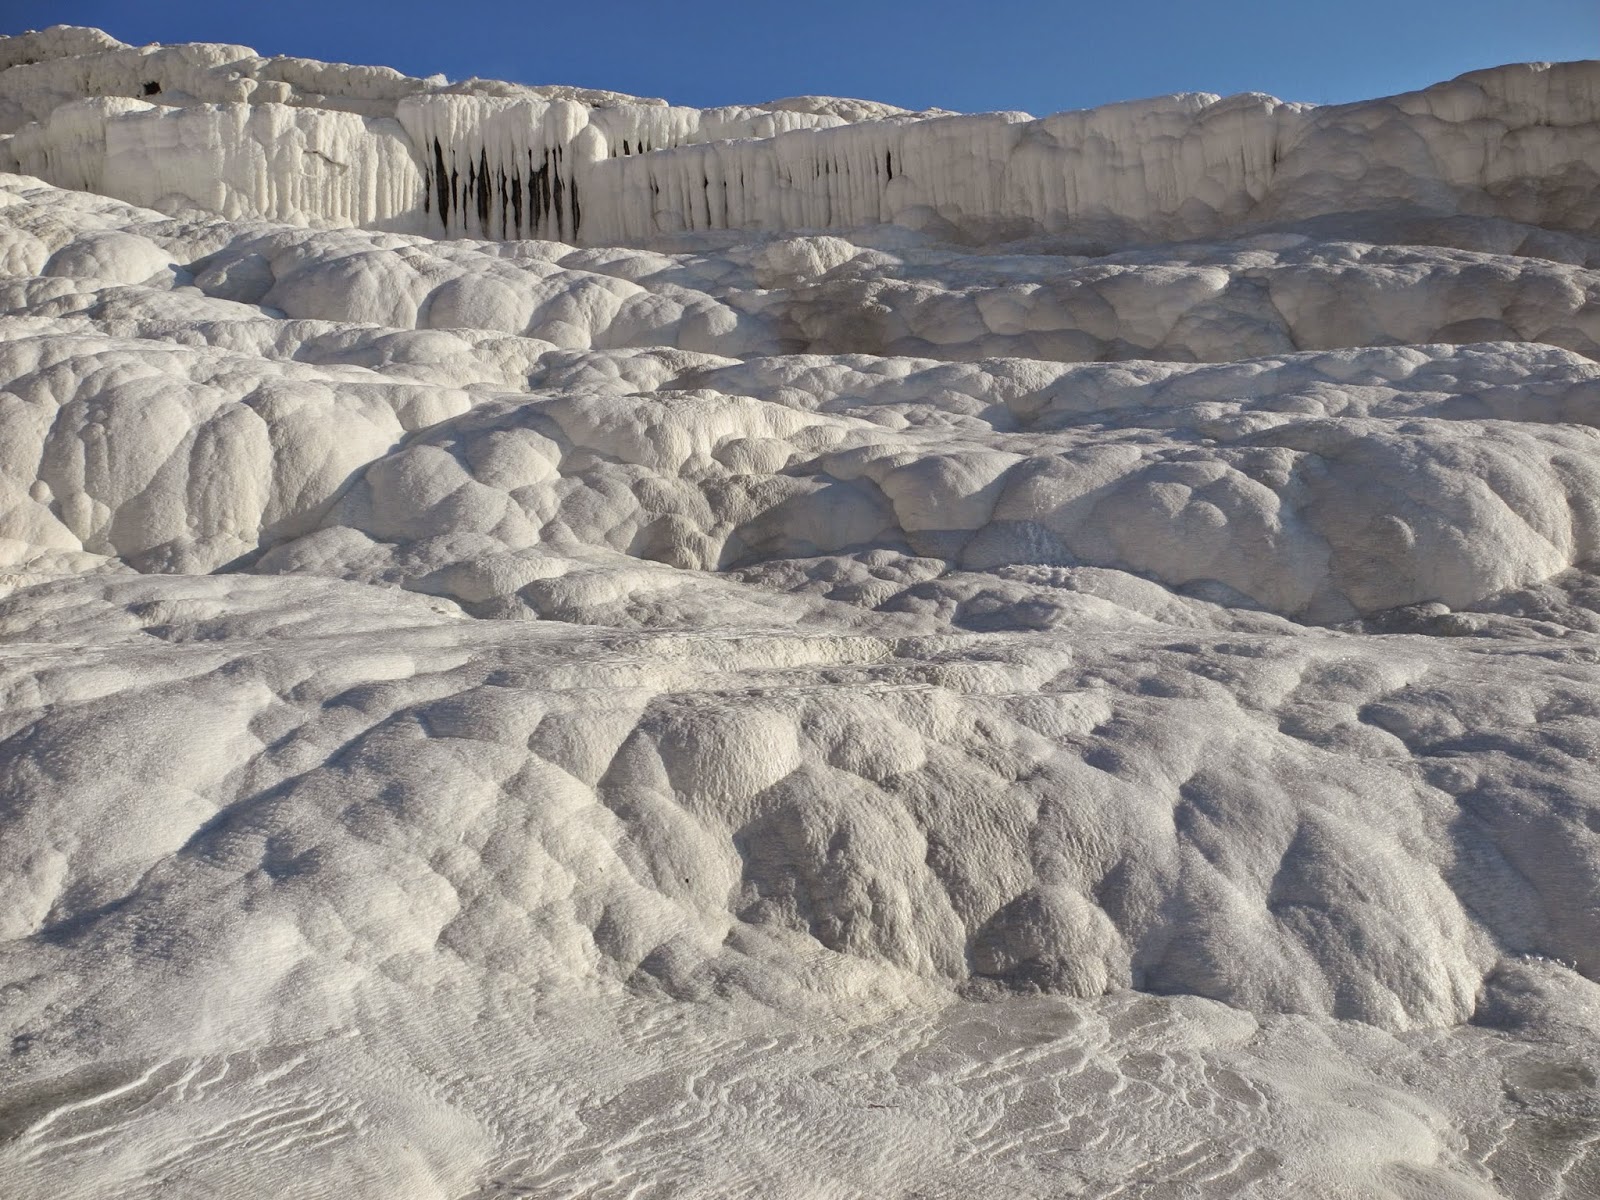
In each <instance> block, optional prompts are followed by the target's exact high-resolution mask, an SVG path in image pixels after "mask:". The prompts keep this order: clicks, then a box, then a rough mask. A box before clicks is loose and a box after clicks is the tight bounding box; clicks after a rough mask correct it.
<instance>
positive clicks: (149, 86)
mask: <svg viewBox="0 0 1600 1200" xmlns="http://www.w3.org/2000/svg"><path fill="white" fill-rule="evenodd" d="M143 94H144V95H146V96H159V95H161V85H160V84H159V83H157V82H156V81H155V80H153V79H152V80H149V81H148V82H147V83H146V84H145V85H144V92H143Z"/></svg>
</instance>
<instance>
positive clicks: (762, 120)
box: [0, 31, 1600, 245]
mask: <svg viewBox="0 0 1600 1200" xmlns="http://www.w3.org/2000/svg"><path fill="white" fill-rule="evenodd" d="M10 40H11V41H13V42H17V43H21V44H20V45H17V46H16V47H14V48H13V49H12V50H11V52H10V54H9V55H8V60H7V61H9V60H18V62H19V65H16V66H12V67H10V69H9V70H6V71H4V72H3V73H0V134H4V133H10V134H11V139H10V144H9V149H6V148H4V147H3V146H0V166H4V165H5V161H6V157H7V156H9V157H10V159H11V160H12V161H13V163H14V164H15V169H19V170H22V171H24V172H26V173H29V174H34V175H38V176H40V177H41V178H44V179H47V180H49V181H50V182H52V183H55V184H57V185H58V186H63V187H72V188H80V189H85V190H89V191H98V192H101V193H104V194H106V195H111V196H116V197H118V198H120V199H124V200H128V201H130V202H133V203H136V204H142V205H148V206H153V207H157V208H163V209H171V208H178V207H183V206H193V207H198V208H201V209H204V210H206V211H210V212H217V213H221V214H223V215H226V216H228V217H230V218H246V217H261V218H265V219H268V220H273V221H288V222H292V223H295V224H311V225H325V224H326V225H357V226H362V227H366V228H381V229H393V230H396V231H406V232H418V233H428V234H432V235H437V234H441V233H443V234H445V235H449V236H467V237H485V238H519V237H549V238H557V239H560V240H564V241H573V242H578V243H580V244H589V245H609V244H616V243H637V242H640V241H647V240H648V239H650V238H653V237H656V236H659V235H661V234H669V233H679V232H683V231H691V230H722V229H748V230H766V231H778V230H791V229H822V228H845V229H849V228H856V227H859V226H863V225H869V224H875V223H878V222H887V221H906V220H918V221H923V222H926V221H939V222H945V223H948V225H949V226H950V227H952V231H954V232H959V233H960V234H962V235H964V236H967V237H976V238H979V239H986V240H992V239H994V238H997V237H1001V236H1005V237H1016V236H1020V235H1023V234H1026V233H1029V232H1047V233H1057V232H1061V231H1063V230H1067V229H1074V230H1082V229H1085V228H1095V229H1101V230H1105V231H1107V232H1109V233H1112V234H1114V235H1116V236H1120V237H1124V238H1126V237H1128V236H1137V237H1145V238H1170V237H1196V236H1205V235H1209V234H1213V233H1216V232H1218V231H1219V230H1222V229H1225V228H1227V227H1229V226H1230V225H1234V224H1237V223H1239V222H1240V221H1243V220H1248V219H1262V218H1276V219H1291V218H1305V217H1312V216H1319V215H1323V214H1326V213H1330V212H1343V211H1350V210H1352V209H1354V208H1361V207H1368V206H1372V207H1390V206H1394V205H1401V204H1406V205H1415V206H1417V207H1419V208H1422V209H1424V210H1427V211H1433V212H1462V213H1469V214H1472V215H1475V216H1504V217H1508V218H1511V219H1514V220H1517V221H1522V222H1526V223H1529V224H1535V225H1543V226H1549V227H1555V228H1570V229H1585V228H1589V227H1591V226H1592V224H1593V222H1594V220H1595V219H1596V215H1597V214H1600V200H1596V199H1595V195H1596V192H1597V186H1596V185H1597V183H1600V180H1597V176H1596V167H1595V164H1596V163H1597V162H1600V132H1597V122H1600V72H1597V71H1596V70H1595V68H1594V67H1593V65H1592V64H1584V63H1563V64H1556V65H1550V64H1535V65H1524V66H1513V67H1502V68H1497V69H1494V70H1489V71H1479V72H1475V73H1473V74H1470V75H1464V76H1462V77H1461V78H1459V79H1456V80H1453V81H1451V82H1449V83H1445V84H1439V85H1437V86H1435V87H1432V88H1428V89H1425V90H1424V91H1420V92H1413V93H1409V94H1407V95H1404V96H1395V97H1391V98H1388V99H1385V100H1377V101H1370V102H1366V103H1361V104H1350V105H1342V106H1337V107H1328V108H1315V107H1311V106H1307V105H1301V104H1285V103H1283V102H1282V101H1279V100H1275V99H1273V98H1272V97H1270V96H1264V95H1242V96H1232V97H1227V98H1222V97H1218V96H1214V95H1210V94H1204V93H1191V94H1186V95H1178V96H1169V97H1164V98H1161V99H1158V100H1148V101H1140V102H1137V103H1128V104H1116V105H1110V106H1108V107H1105V108H1098V109H1093V110H1090V111H1086V112H1069V113H1060V114H1057V115H1055V116H1051V117H1045V118H1043V119H1038V120H1036V119H1033V118H1031V117H1029V116H1028V115H1027V114H1025V113H988V114H981V115H972V116H966V115H956V114H943V115H933V116H928V115H919V114H909V113H903V112H900V111H899V110H885V111H875V110H874V108H873V107H872V106H867V105H864V104H859V103H858V104H856V105H854V106H853V107H851V108H847V109H844V110H843V111H845V112H849V113H850V114H851V116H852V117H854V118H855V119H854V120H852V121H850V122H848V123H846V122H845V121H844V119H843V118H842V117H840V116H837V115H834V114H835V112H837V111H840V110H839V109H838V107H837V106H836V105H835V106H831V107H830V106H828V105H820V104H804V103H797V102H795V101H785V102H780V103H779V105H775V106H771V107H762V108H727V109H708V110H700V109H690V108H674V107H668V106H666V105H664V104H662V103H661V102H659V101H640V100H638V99H636V98H634V97H624V96H618V95H614V94H609V93H585V92H581V91H578V90H576V89H536V88H513V87H508V86H506V85H500V86H498V87H495V86H489V85H479V86H473V85H472V84H467V85H457V86H454V87H452V86H450V85H448V84H446V83H444V81H443V80H441V79H434V80H417V79H409V78H406V77H404V76H400V75H398V74H397V73H395V72H393V71H387V70H384V69H381V68H371V67H344V66H329V65H327V64H322V63H311V62H306V61H304V60H298V59H262V58H258V57H256V56H255V55H254V54H253V53H252V52H250V51H249V50H248V49H247V48H245V47H241V46H210V45H194V46H182V47H143V48H133V47H126V46H122V45H120V44H115V43H114V44H111V45H106V44H105V42H104V40H102V39H99V38H85V37H81V36H78V35H72V36H68V35H66V34H59V33H57V32H56V31H45V32H44V33H42V34H32V35H27V36H26V37H23V38H15V39H10ZM864 117H867V118H876V119H863V118H864ZM1531 180H1537V181H1539V184H1538V186H1534V187H1531V188H1530V186H1529V181H1531Z"/></svg>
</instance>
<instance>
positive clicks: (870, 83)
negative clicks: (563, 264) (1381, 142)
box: [0, 0, 1600, 114]
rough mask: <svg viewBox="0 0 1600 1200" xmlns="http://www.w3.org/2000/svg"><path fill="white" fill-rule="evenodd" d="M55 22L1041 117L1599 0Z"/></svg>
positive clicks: (1575, 48)
mask: <svg viewBox="0 0 1600 1200" xmlns="http://www.w3.org/2000/svg"><path fill="white" fill-rule="evenodd" d="M60 23H67V24H73V25H98V26H99V27H101V28H102V29H105V30H108V31H109V32H111V33H112V34H114V35H115V36H117V37H119V38H121V39H122V40H123V41H125V42H132V43H136V44H138V43H144V42H152V41H161V42H185V41H210V42H242V43H244V44H245V45H249V46H253V47H255V48H256V49H257V50H258V51H260V52H261V53H263V54H297V55H302V56H304V57H307V58H321V59H326V60H330V61H336V62H356V63H381V64H383V65H386V66H392V67H398V68H399V69H400V70H402V71H405V72H406V73H407V74H412V75H429V74H433V73H434V72H436V71H442V72H444V73H445V74H446V75H448V76H449V77H450V78H451V79H464V78H467V77H469V76H473V75H479V76H483V77H486V78H494V79H512V80H517V81H519V82H523V83H572V84H580V85H582V86H585V87H600V88H610V89H613V90H616V91H624V92H633V93H635V94H639V95H647V96H665V97H666V98H667V99H669V100H671V101H673V102H674V103H679V104H693V105H699V106H705V105H712V104H728V103H736V102H740V101H746V102H755V101H761V100H770V99H775V98H777V97H779V96H790V95H796V94H805V93H812V94H822V95H835V96H860V97H865V98H868V99H873V100H886V101H889V102H891V103H895V104H903V105H906V106H908V107H914V108H923V107H928V106H932V105H938V106H940V107H944V108H954V109H961V110H966V111H980V110H988V109H1005V108H1014V109H1025V110H1027V111H1029V112H1033V113H1036V114H1043V113H1048V112H1056V111H1059V110H1060V109H1064V108H1082V107H1087V106H1090V105H1094V104H1104V103H1107V102H1109V101H1113V100H1131V99H1136V98H1139V97H1144V96H1154V95H1160V94H1162V93H1165V92H1176V91H1210V92H1224V93H1228V92H1239V91H1263V92H1271V93H1273V94H1275V95H1278V96H1281V97H1283V98H1285V99H1290V100H1311V101H1316V102H1319V103H1338V102H1341V101H1346V100H1358V99H1365V98H1367V97H1370V96H1377V95H1385V94H1389V93H1392V92H1399V91H1406V90H1409V89H1411V88H1415V87H1420V86H1422V85H1425V84H1428V83H1432V82H1436V81H1438V80H1440V79H1447V78H1449V77H1451V76H1453V75H1458V74H1460V73H1461V72H1463V71H1469V70H1473V69H1475V68H1478V67H1486V66H1493V65H1495V64H1498V63H1503V62H1514V61H1527V60H1532V59H1573V58H1596V57H1600V3H1597V2H1596V0H1211V2H1207V0H1102V2H1099V3H1079V2H1077V0H1053V2H1052V0H965V2H956V0H923V2H921V3H911V2H907V0H892V2H877V0H787V2H778V3H773V2H770V0H744V2H743V3H732V2H730V0H654V2H650V0H587V2H578V3H550V2H549V0H543V2H541V0H516V2H514V3H513V2H506V0H464V2H461V3H447V2H441V0H429V2H428V3H419V2H417V0H387V2H379V0H359V2H348V3H346V2H340V0H327V2H322V3H316V2H307V0H146V2H143V3H140V2H138V0H0V32H5V33H14V32H21V31H22V30H24V29H28V28H41V27H43V26H46V25H53V24H60Z"/></svg>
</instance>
